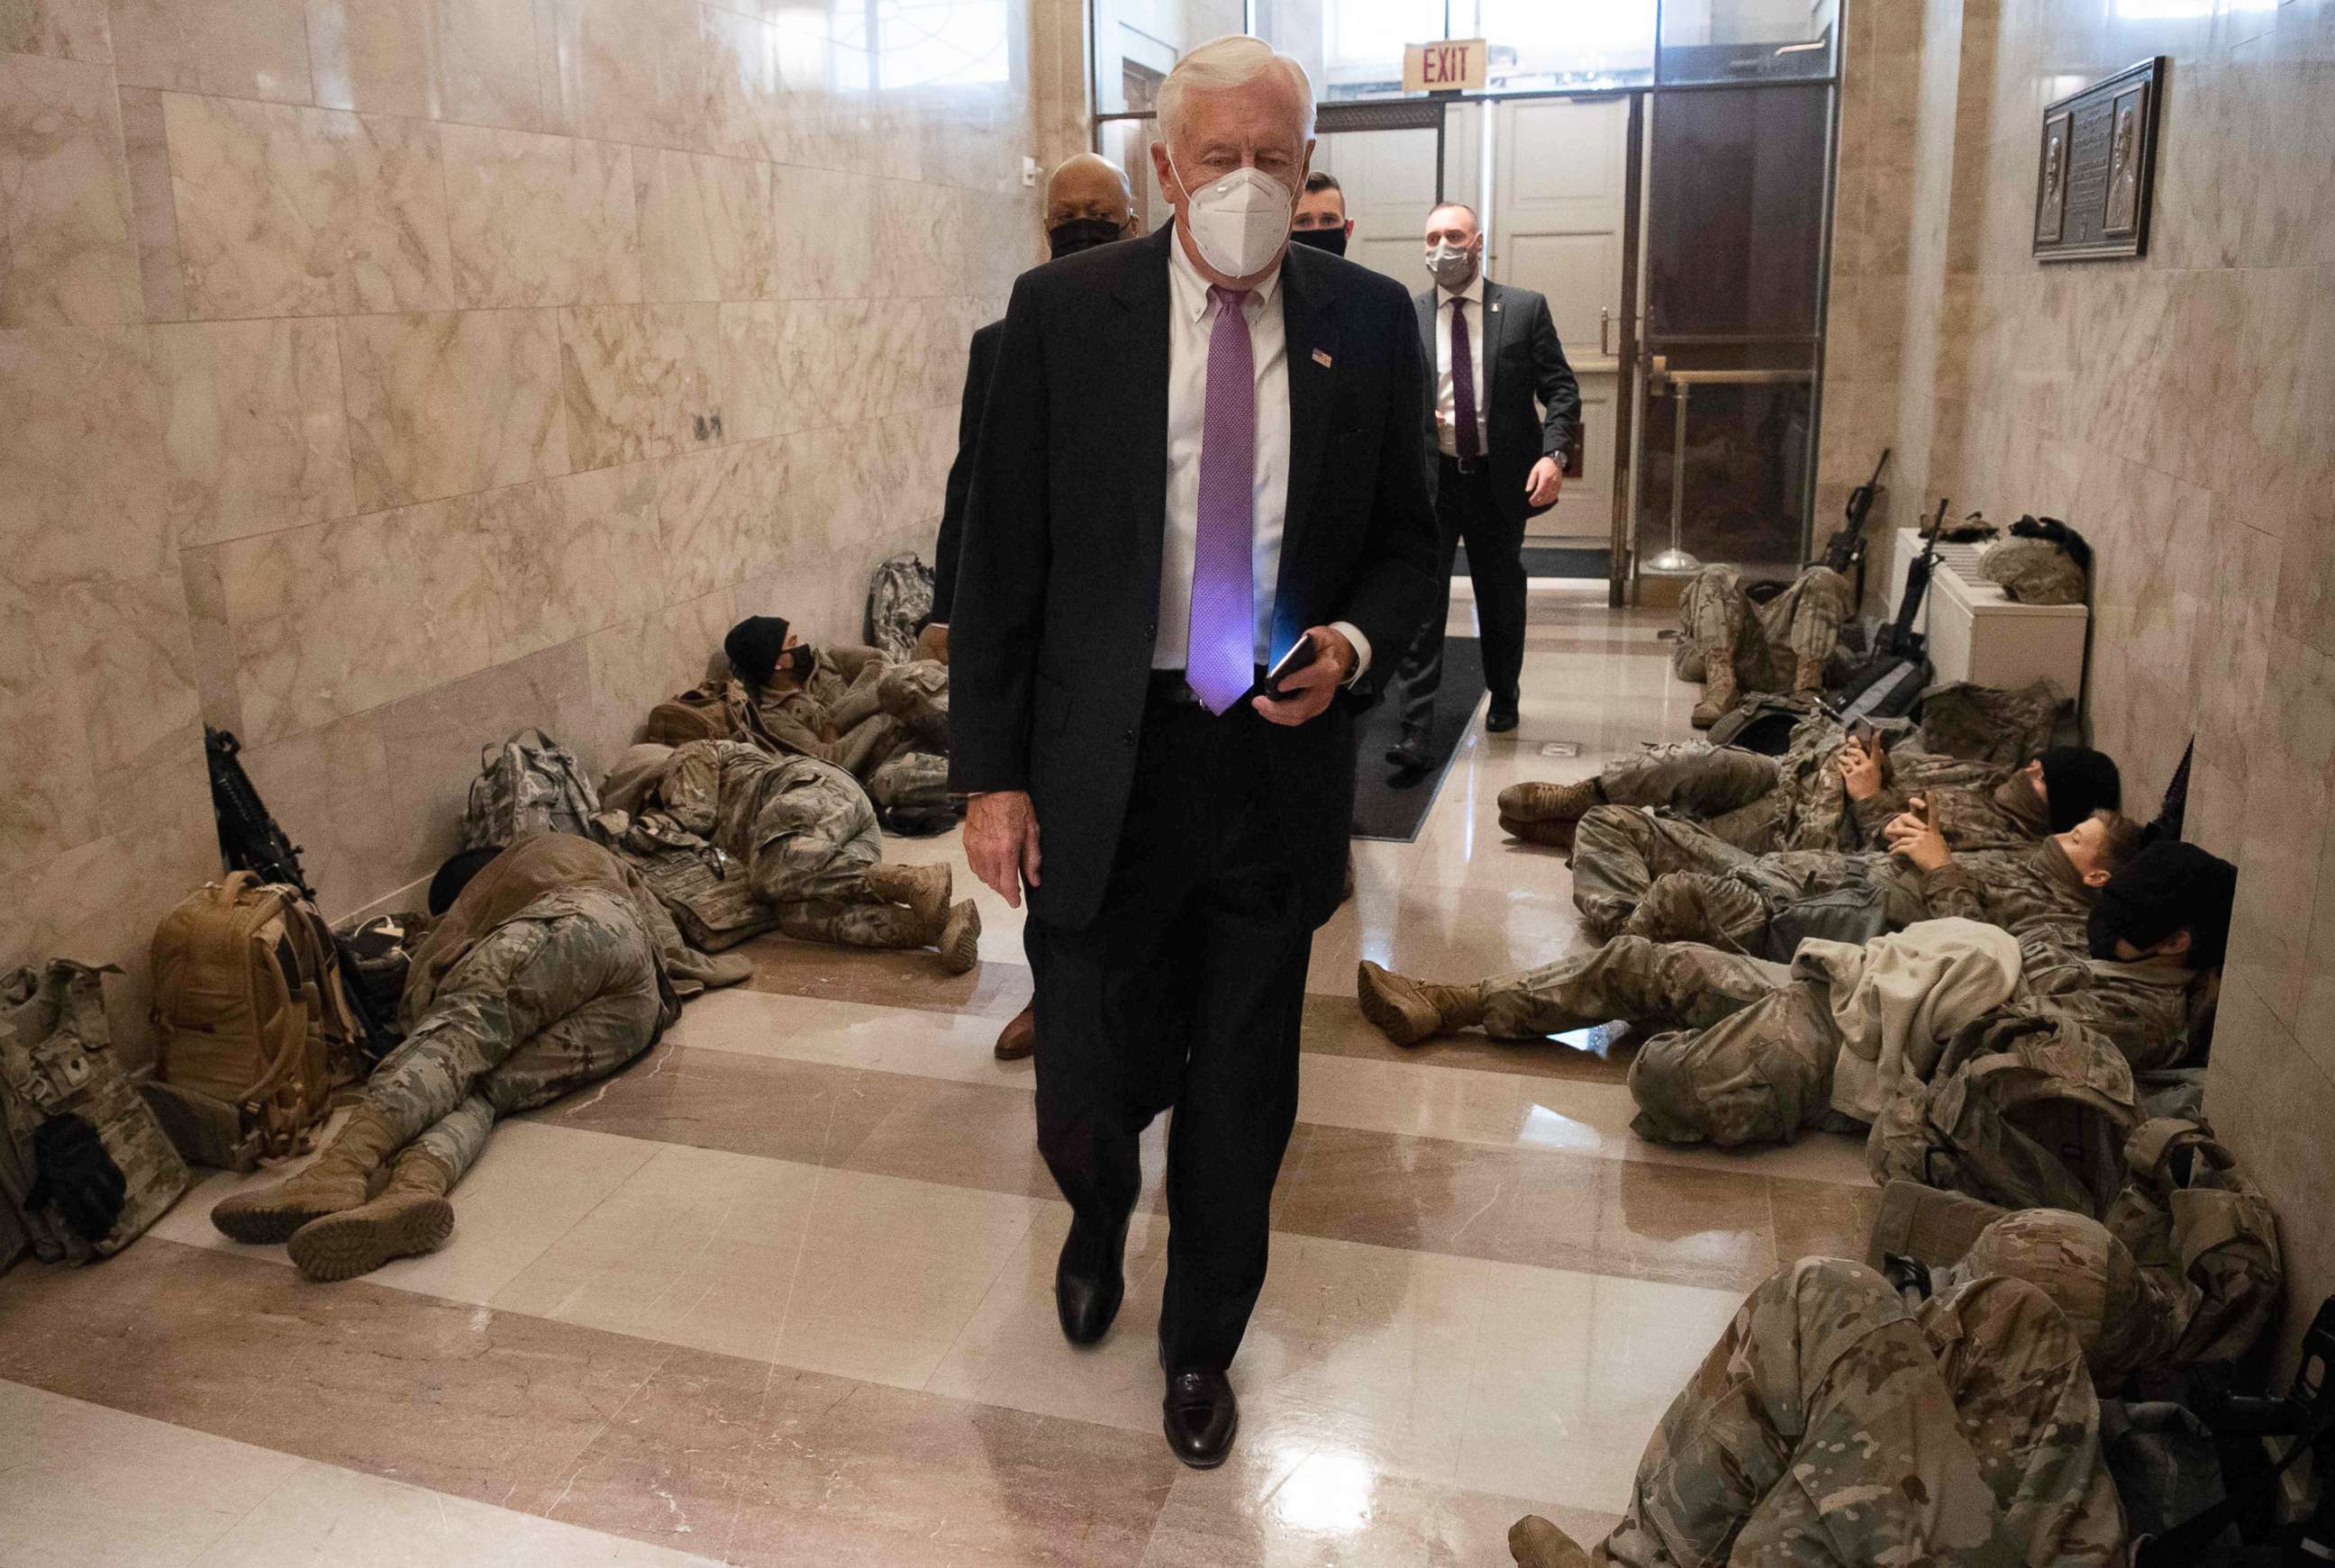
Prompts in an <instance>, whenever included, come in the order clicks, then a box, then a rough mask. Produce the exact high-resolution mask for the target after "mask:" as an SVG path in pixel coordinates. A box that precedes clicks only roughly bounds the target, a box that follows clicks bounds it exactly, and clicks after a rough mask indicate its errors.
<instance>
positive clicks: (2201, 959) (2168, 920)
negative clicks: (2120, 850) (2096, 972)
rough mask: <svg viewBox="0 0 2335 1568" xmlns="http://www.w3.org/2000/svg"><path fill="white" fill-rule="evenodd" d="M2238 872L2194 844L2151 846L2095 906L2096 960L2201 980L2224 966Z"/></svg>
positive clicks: (2093, 937)
mask: <svg viewBox="0 0 2335 1568" xmlns="http://www.w3.org/2000/svg"><path fill="white" fill-rule="evenodd" d="M2237 891H2238V868H2237V867H2236V866H2233V865H2231V864H2230V863H2229V862H2228V861H2226V860H2224V859H2222V858H2221V857H2218V856H2214V855H2208V854H2206V853H2205V851H2204V850H2203V849H2200V848H2198V847H2196V846H2195V845H2194V844H2181V843H2173V842H2159V843H2156V844H2151V845H2149V846H2148V847H2146V848H2145V849H2143V850H2142V851H2141V852H2140V853H2139V854H2138V855H2136V856H2135V857H2133V859H2132V863H2131V864H2130V865H2128V866H2125V867H2124V868H2123V869H2122V870H2121V871H2119V872H2117V874H2116V876H2113V877H2111V878H2109V879H2108V883H2107V886H2105V887H2103V888H2101V889H2100V899H2099V902H2098V904H2097V905H2093V907H2092V914H2091V920H2090V928H2089V935H2090V940H2091V949H2092V956H2093V957H2094V958H2098V959H2104V960H2114V961H2116V962H2117V963H2147V964H2154V965H2156V966H2159V967H2162V968H2167V969H2186V970H2193V971H2195V972H2196V973H2204V972H2205V971H2207V970H2212V969H2219V968H2220V967H2221V966H2222V954H2223V953H2224V951H2225V950H2226V949H2227V948H2228V947H2229V944H2230V910H2231V907H2232V905H2233V904H2234V903H2235V902H2236V900H2237Z"/></svg>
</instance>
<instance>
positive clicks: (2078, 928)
mask: <svg viewBox="0 0 2335 1568" xmlns="http://www.w3.org/2000/svg"><path fill="white" fill-rule="evenodd" d="M1910 875H1911V876H1913V877H1914V879H1915V880H1917V881H1918V882H1919V884H1920V886H1921V891H1922V901H1923V904H1924V905H1927V906H1928V908H1929V913H1930V918H1932V919H1933V920H1937V919H1943V918H1944V917H1946V916H1948V915H1960V916H1962V918H1963V919H1965V920H1979V921H1983V922H1985V923H1986V924H1989V925H2000V926H2001V927H2002V928H2003V929H2004V930H2005V931H2008V932H2010V933H2012V934H2014V935H2023V934H2026V933H2028V932H2029V931H2030V930H2032V931H2039V932H2041V933H2044V934H2047V935H2049V937H2051V938H2052V939H2053V940H2054V941H2056V942H2059V943H2060V944H2067V943H2069V942H2070V941H2072V942H2073V944H2075V946H2076V947H2077V948H2078V950H2079V951H2080V950H2081V949H2082V947H2083V944H2084V924H2085V922H2086V921H2087V920H2088V919H2089V918H2090V917H2091V913H2092V905H2093V904H2094V903H2095V902H2097V901H2098V894H2097V893H2095V892H2094V891H2093V890H2092V889H2091V888H2089V887H2087V886H2084V881H2083V878H2082V877H2080V876H2078V875H2077V874H2076V868H2075V866H2072V865H2070V864H2069V860H2068V856H2067V852H2066V851H2064V850H2062V849H2061V848H2060V847H2059V843H2058V841H2057V840H2055V839H2050V838H2046V839H2044V840H2043V841H2042V842H2040V843H2032V842H2030V843H2029V844H2027V845H2025V846H2023V847H2020V848H2017V849H1981V850H1977V851H1974V852H1972V853H1970V854H1966V855H1965V854H1957V855H1956V856H1954V857H1953V858H1952V859H1951V860H1948V861H1947V862H1946V863H1945V864H1944V865H1943V866H1940V867H1938V869H1936V870H1935V871H1913V872H1911V873H1910Z"/></svg>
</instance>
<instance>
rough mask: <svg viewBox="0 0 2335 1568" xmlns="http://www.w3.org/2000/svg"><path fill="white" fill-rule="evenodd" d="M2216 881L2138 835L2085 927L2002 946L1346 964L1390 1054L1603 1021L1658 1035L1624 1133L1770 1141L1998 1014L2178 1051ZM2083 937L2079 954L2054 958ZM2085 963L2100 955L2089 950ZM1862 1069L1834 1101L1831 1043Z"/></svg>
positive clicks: (1909, 1075) (1939, 931)
mask: <svg viewBox="0 0 2335 1568" xmlns="http://www.w3.org/2000/svg"><path fill="white" fill-rule="evenodd" d="M2235 878H2236V873H2235V871H2234V870H2233V868H2232V867H2230V866H2229V865H2228V863H2227V862H2224V861H2221V860H2216V859H2215V858H2214V857H2212V856H2210V855H2206V854H2204V851H2202V850H2199V849H2196V848H2195V847H2193V846H2189V845H2184V844H2156V845H2152V846H2150V847H2148V848H2146V849H2145V850H2143V851H2142V852H2141V853H2140V855H2139V856H2138V857H2136V858H2135V859H2134V860H2133V862H2132V863H2131V864H2130V865H2128V866H2126V867H2125V868H2124V869H2123V870H2122V871H2120V872H2118V873H2117V875H2116V876H2113V877H2111V878H2110V879H2109V881H2108V883H2107V886H2105V887H2103V888H2102V889H2101V890H2100V896H2099V900H2098V904H2096V905H2095V906H2094V907H2093V909H2092V912H2091V914H2090V916H2089V917H2088V934H2087V935H2085V936H2082V937H2078V936H2076V935H2075V934H2073V933H2071V932H2070V931H2069V929H2068V928H2067V927H2066V926H2064V925H2062V924H2037V925H2035V926H2033V927H2031V928H2030V930H2029V931H2028V932H2027V933H2026V934H2023V935H2022V936H2020V937H2018V938H2014V937H2012V936H2011V935H2010V934H2009V933H2008V932H2004V931H2001V930H1999V929H1996V928H1994V927H1991V926H1986V925H1981V924H1976V923H1974V922H1972V921H1969V920H1966V919H1959V918H1949V919H1943V920H1930V921H1924V922H1922V923H1921V924H1916V925H1913V926H1909V927H1907V928H1906V929H1905V930H1904V931H1903V932H1900V933H1897V934H1893V935H1889V936H1884V937H1880V938H1877V939H1875V941H1872V942H1869V943H1866V944H1864V945H1863V946H1861V947H1857V946H1850V945H1848V944H1843V943H1833V942H1823V941H1810V942H1807V943H1806V944H1803V945H1802V946H1801V948H1800V951H1799V953H1798V954H1797V956H1796V957H1795V959H1794V960H1793V962H1792V963H1790V964H1788V965H1787V964H1783V963H1770V962H1768V960H1766V959H1760V958H1753V957H1750V956H1749V955H1747V954H1744V953H1727V952H1722V951H1720V949H1718V948H1715V947H1706V946H1704V945H1702V944H1699V943H1691V942H1671V943H1654V942H1649V941H1647V940H1646V939H1645V938H1643V937H1641V936H1617V937H1615V938H1613V940H1612V941H1610V942H1608V943H1606V944H1603V946H1601V947H1598V948H1596V949H1595V950H1594V951H1593V952H1590V953H1582V954H1578V955H1575V956H1573V957H1568V958H1563V959H1559V960H1557V961H1556V962H1555V963H1549V964H1545V965H1543V966H1542V967H1540V968H1538V969H1534V970H1527V971H1526V972H1524V973H1517V974H1510V975H1504V976H1501V977H1499V978H1497V979H1493V980H1487V981H1480V982H1476V983H1474V984H1471V985H1437V984H1431V983H1428V982H1422V981H1418V980H1414V979H1410V978H1409V977H1406V976H1403V975H1400V974H1395V973H1390V972H1389V971H1387V970H1384V969H1381V967H1380V966H1379V965H1377V964H1375V963H1368V962H1365V963H1363V964H1362V965H1361V971H1360V973H1359V974H1358V976H1357V982H1356V989H1357V997H1358V1000H1359V1001H1360V1002H1361V1009H1362V1014H1363V1016H1364V1017H1366V1018H1368V1019H1369V1020H1370V1021H1371V1023H1372V1024H1374V1025H1376V1026H1377V1027H1378V1029H1379V1030H1380V1031H1381V1032H1382V1033H1384V1034H1385V1035H1386V1036H1387V1038H1388V1039H1390V1040H1393V1041H1394V1042H1395V1043H1396V1044H1397V1045H1416V1044H1418V1043H1419V1041H1421V1040H1427V1039H1429V1038H1430V1037H1431V1036H1433V1035H1436V1034H1439V1033H1443V1032H1447V1031H1454V1030H1460V1029H1468V1028H1481V1029H1482V1030H1483V1031H1485V1032H1486V1033H1487V1034H1489V1035H1492V1036H1494V1037H1495V1038H1497V1039H1503V1040H1531V1039H1535V1038H1537V1037H1545V1036H1547V1035H1552V1034H1557V1033H1561V1032H1563V1031H1567V1030H1573V1029H1580V1028H1584V1027H1587V1026H1589V1025H1592V1024H1598V1023H1604V1022H1608V1021H1613V1020H1622V1021H1627V1022H1630V1023H1633V1024H1635V1025H1640V1026H1644V1027H1650V1028H1654V1029H1657V1030H1660V1031H1662V1032H1659V1033H1656V1034H1655V1035H1654V1036H1653V1037H1652V1039H1650V1040H1647V1041H1646V1042H1645V1044H1644V1045H1643V1046H1642V1047H1641V1048H1640V1049H1639V1050H1638V1052H1637V1056H1636V1058H1635V1060H1633V1061H1632V1063H1631V1065H1630V1092H1631V1094H1632V1096H1633V1098H1634V1099H1636V1100H1637V1103H1638V1108H1639V1109H1638V1115H1637V1118H1635V1119H1634V1120H1633V1122H1632V1124H1631V1126H1632V1128H1633V1130H1634V1131H1636V1132H1637V1134H1638V1136H1640V1137H1645V1138H1650V1139H1652V1140H1654V1141H1656V1142H1662V1143H1697V1142H1702V1141H1705V1140H1708V1141H1710V1142H1713V1143H1718V1144H1722V1145H1735V1144H1743V1143H1757V1142H1789V1141H1790V1140H1791V1139H1793V1138H1794V1137H1797V1136H1798V1134H1799V1132H1800V1130H1801V1129H1802V1128H1811V1127H1817V1126H1821V1125H1824V1124H1825V1123H1826V1122H1827V1121H1828V1120H1831V1119H1832V1118H1834V1117H1835V1116H1836V1114H1837V1115H1839V1116H1842V1117H1843V1118H1851V1119H1855V1120H1858V1121H1864V1122H1870V1121H1872V1120H1873V1119H1874V1118H1875V1115H1877V1114H1878V1112H1879V1110H1880V1108H1881V1106H1880V1104H1879V1103H1876V1099H1884V1098H1885V1096H1886V1095H1887V1094H1888V1093H1890V1092H1892V1091H1893V1089H1894V1087H1895V1086H1896V1084H1897V1083H1898V1082H1900V1081H1901V1080H1902V1081H1908V1082H1911V1083H1913V1084H1914V1085H1918V1084H1919V1082H1920V1081H1921V1074H1922V1070H1923V1060H1924V1057H1923V1053H1924V1052H1926V1053H1927V1060H1934V1059H1935V1055H1936V1053H1937V1051H1938V1050H1939V1049H1940V1048H1941V1047H1943V1044H1944V1042H1945V1041H1946V1040H1948V1039H1950V1038H1951V1037H1952V1034H1953V1033H1954V1032H1955V1031H1958V1030H1960V1029H1961V1028H1962V1027H1963V1026H1965V1025H1967V1024H1970V1023H1972V1022H1975V1021H1978V1020H1979V1019H1981V1018H1983V1017H1985V1016H1987V1015H1989V1014H1990V1013H1991V1012H1993V1011H1995V1010H1997V1009H1999V1008H2002V1007H2005V1006H2011V1007H2018V1008H2024V1009H2030V1010H2045V1011H2052V1012H2055V1013H2058V1014H2060V1015H2063V1016H2066V1017H2069V1018H2070V1019H2073V1020H2074V1021H2078V1022H2080V1023H2083V1024H2085V1025H2087V1026H2088V1027H2091V1028H2093V1029H2096V1030H2098V1031H2099V1032H2100V1033H2102V1034H2103V1035H2106V1036H2107V1037H2108V1039H2109V1040H2111V1041H2112V1042H2113V1043H2114V1044H2115V1045H2116V1046H2117V1048H2118V1049H2119V1050H2122V1051H2123V1052H2124V1054H2125V1055H2126V1057H2127V1060H2130V1061H2131V1062H2132V1065H2133V1066H2134V1068H2135V1069H2136V1070H2147V1069H2150V1068H2154V1067H2159V1066H2165V1065H2170V1064H2171V1063H2173V1062H2175V1061H2177V1060H2180V1058H2181V1056H2182V1054H2183V1052H2184V1050H2185V1045H2184V1032H2185V1027H2186V1026H2187V1024H2188V1023H2189V1021H2191V1020H2192V1019H2193V1018H2194V1017H2195V1014H2196V1011H2197V1004H2198V1001H2199V999H2200V997H2201V996H2202V995H2203V994H2204V992H2205V991H2206V990H2207V988H2208V984H2209V975H2210V972H2211V971H2212V970H2214V969H2215V968H2217V967H2218V966H2219V965H2220V963H2221V957H2222V949H2223V946H2224V944H2225V943H2226V940H2227V937H2228V933H2229V924H2230V905H2231V901H2232V897H2233V893H2234V889H2235ZM2078 940H2080V941H2084V942H2086V943H2087V944H2088V949H2089V952H2088V953H2087V952H2085V951H2083V950H2081V949H2071V948H2070V947H2069V945H2068V944H2069V943H2070V942H2071V941H2078ZM2102 954H2105V956H2100V955H2102ZM1844 1050H1851V1051H1855V1052H1856V1053H1857V1054H1858V1056H1859V1057H1860V1058H1861V1059H1863V1060H1865V1062H1867V1063H1869V1064H1877V1065H1875V1066H1871V1067H1868V1068H1867V1069H1865V1070H1861V1071H1859V1072H1858V1073H1856V1074H1855V1075H1854V1081H1855V1084H1856V1086H1857V1093H1856V1096H1855V1099H1854V1100H1853V1101H1852V1102H1851V1104H1848V1105H1844V1104H1842V1103H1841V1097H1839V1096H1836V1086H1835V1081H1834V1080H1835V1066H1836V1060H1837V1059H1838V1058H1839V1057H1840V1055H1841V1053H1842V1052H1843V1051H1844Z"/></svg>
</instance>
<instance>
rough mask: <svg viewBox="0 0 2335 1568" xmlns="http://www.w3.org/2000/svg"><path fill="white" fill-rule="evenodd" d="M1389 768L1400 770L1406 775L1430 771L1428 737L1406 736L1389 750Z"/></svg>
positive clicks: (1387, 758) (1387, 755) (1387, 756)
mask: <svg viewBox="0 0 2335 1568" xmlns="http://www.w3.org/2000/svg"><path fill="white" fill-rule="evenodd" d="M1386 760H1387V766H1388V767H1390V768H1400V769H1402V770H1403V771H1404V772H1406V773H1424V772H1426V771H1427V769H1428V766H1429V763H1428V757H1427V737H1426V736H1424V735H1405V736H1404V737H1403V738H1402V739H1401V740H1399V741H1397V742H1396V743H1395V744H1394V745H1391V746H1390V747H1388V748H1387V750H1386Z"/></svg>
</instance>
